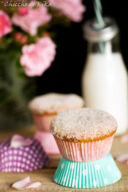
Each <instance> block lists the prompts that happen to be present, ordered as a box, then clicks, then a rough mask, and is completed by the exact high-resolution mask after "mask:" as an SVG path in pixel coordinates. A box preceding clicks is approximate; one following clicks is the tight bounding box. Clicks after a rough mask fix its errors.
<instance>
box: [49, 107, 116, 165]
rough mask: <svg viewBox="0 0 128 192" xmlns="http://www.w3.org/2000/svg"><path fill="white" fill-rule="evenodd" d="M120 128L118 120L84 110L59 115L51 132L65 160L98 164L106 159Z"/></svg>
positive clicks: (69, 111)
mask: <svg viewBox="0 0 128 192" xmlns="http://www.w3.org/2000/svg"><path fill="white" fill-rule="evenodd" d="M116 129H117V122H116V120H115V119H114V118H113V117H112V116H111V115H109V114H108V113H106V112H103V111H99V110H94V109H89V108H81V109H73V110H68V111H67V112H62V113H60V114H58V115H57V116H56V117H55V118H54V119H53V121H52V126H51V132H52V134H53V135H54V137H55V139H56V142H57V144H58V147H59V150H60V152H61V154H62V155H63V157H65V158H66V159H69V160H72V161H78V162H81V161H95V160H98V159H101V158H103V157H105V156H106V155H107V154H108V153H109V151H110V149H111V145H112V141H113V136H114V134H115V132H116Z"/></svg>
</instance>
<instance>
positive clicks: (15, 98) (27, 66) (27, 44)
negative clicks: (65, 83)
mask: <svg viewBox="0 0 128 192" xmlns="http://www.w3.org/2000/svg"><path fill="white" fill-rule="evenodd" d="M84 11H85V7H84V6H83V5H82V2H81V0H63V1H62V0H47V1H44V0H42V1H21V0H14V1H13V0H11V1H6V0H3V1H1V2H0V128H6V127H8V128H10V127H11V128H12V127H14V126H15V128H17V127H19V126H23V124H24V123H25V124H27V123H29V120H30V118H29V113H28V110H27V101H28V100H29V99H30V98H31V97H32V96H34V93H35V88H34V81H35V77H36V76H40V75H42V74H43V73H44V72H45V71H46V70H47V69H48V68H49V67H50V65H51V63H52V62H53V60H54V59H55V55H56V44H55V42H54V37H55V35H56V34H55V31H54V30H53V29H55V26H56V25H60V24H67V23H69V22H70V21H74V22H79V21H80V20H81V19H82V14H83V12H84Z"/></svg>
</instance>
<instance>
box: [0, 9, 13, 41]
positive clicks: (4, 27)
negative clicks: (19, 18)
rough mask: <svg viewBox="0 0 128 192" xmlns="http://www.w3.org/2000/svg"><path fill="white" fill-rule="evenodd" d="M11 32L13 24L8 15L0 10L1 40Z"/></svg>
mask: <svg viewBox="0 0 128 192" xmlns="http://www.w3.org/2000/svg"><path fill="white" fill-rule="evenodd" d="M10 32H11V22H10V19H9V17H8V15H7V14H6V13H5V12H3V11H2V10H0V38H1V37H2V36H4V35H6V34H8V33H10Z"/></svg>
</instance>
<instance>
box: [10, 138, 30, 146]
mask: <svg viewBox="0 0 128 192" xmlns="http://www.w3.org/2000/svg"><path fill="white" fill-rule="evenodd" d="M32 142H33V141H32V139H30V138H24V137H22V136H21V135H14V136H13V137H12V139H11V143H10V147H15V148H16V147H23V146H29V145H31V144H32Z"/></svg>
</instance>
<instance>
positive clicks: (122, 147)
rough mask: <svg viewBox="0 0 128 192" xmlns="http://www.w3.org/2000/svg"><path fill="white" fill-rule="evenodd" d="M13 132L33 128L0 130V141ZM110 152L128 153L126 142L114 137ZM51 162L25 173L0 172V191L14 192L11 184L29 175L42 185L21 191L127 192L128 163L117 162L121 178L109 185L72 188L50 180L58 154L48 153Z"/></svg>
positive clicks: (31, 131) (24, 132) (27, 131)
mask: <svg viewBox="0 0 128 192" xmlns="http://www.w3.org/2000/svg"><path fill="white" fill-rule="evenodd" d="M14 133H18V134H21V135H24V136H33V134H34V128H33V127H30V128H26V129H23V130H19V131H17V132H16V131H15V132H14V131H12V132H11V131H10V132H0V141H2V140H4V139H6V138H8V137H11V136H12V135H13V134H14ZM111 152H112V154H113V156H114V158H115V157H117V156H118V155H120V154H123V153H128V143H121V142H120V137H115V139H114V142H113V146H112V151H111ZM50 158H51V162H50V163H49V165H48V166H47V167H45V168H43V169H40V170H37V171H33V172H26V173H2V172H0V192H16V190H14V189H12V188H11V184H12V183H13V182H15V181H17V180H20V179H22V178H25V177H26V176H28V175H29V176H30V177H31V180H32V181H40V182H41V183H42V185H41V186H40V187H39V188H38V189H32V190H30V189H29V190H24V191H22V192H58V191H66V192H71V191H74V192H77V191H82V192H94V191H95V192H128V165H125V164H122V163H119V162H117V165H118V167H119V169H120V171H121V172H122V179H121V180H120V181H119V182H117V183H115V184H113V185H110V186H107V187H103V188H98V189H82V190H80V189H72V188H66V187H62V186H60V185H57V184H55V183H54V182H53V181H52V178H53V175H54V173H55V171H56V167H57V165H58V163H59V161H60V158H61V156H60V155H50Z"/></svg>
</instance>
